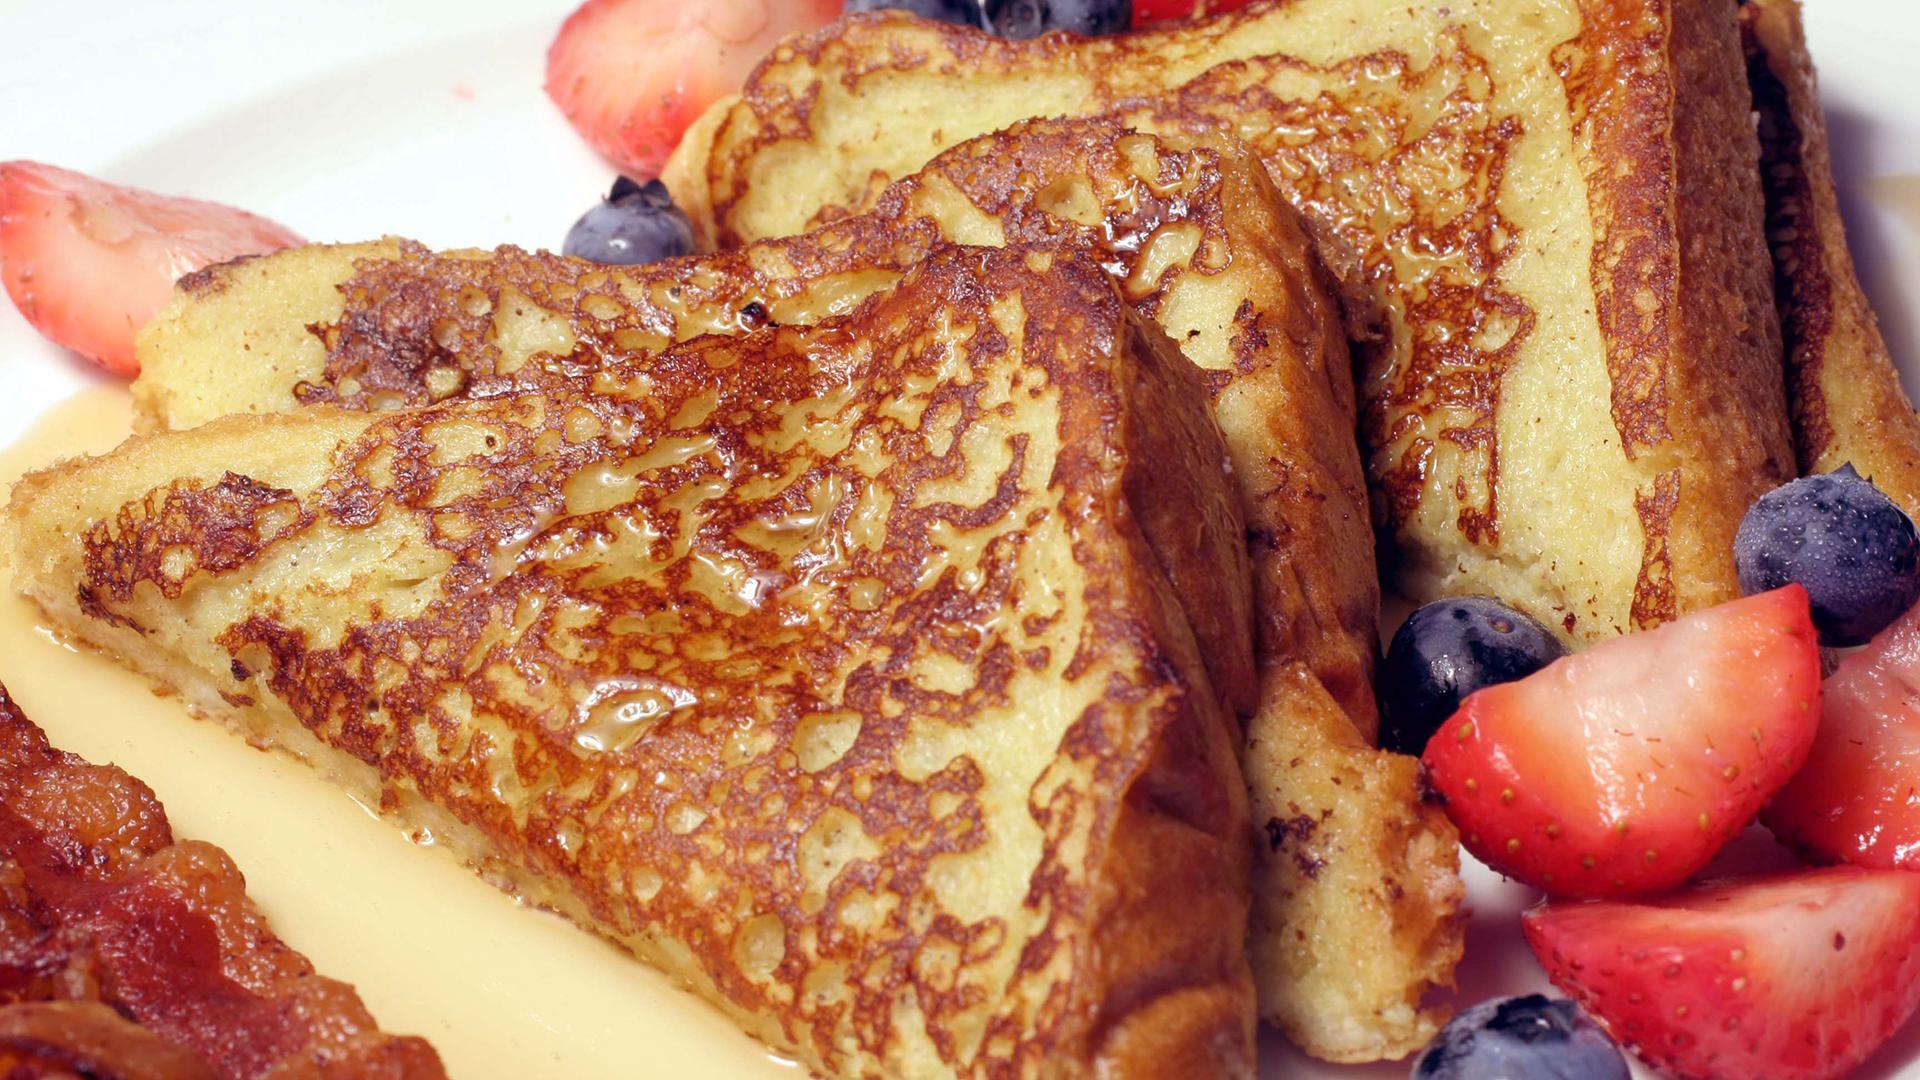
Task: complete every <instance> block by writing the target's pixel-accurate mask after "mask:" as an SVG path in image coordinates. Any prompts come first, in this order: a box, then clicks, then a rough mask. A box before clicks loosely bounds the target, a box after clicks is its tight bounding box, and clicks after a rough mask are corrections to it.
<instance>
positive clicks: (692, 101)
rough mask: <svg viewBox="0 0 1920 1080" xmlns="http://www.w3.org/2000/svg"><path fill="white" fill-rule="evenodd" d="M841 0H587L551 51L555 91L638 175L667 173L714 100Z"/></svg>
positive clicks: (550, 83) (596, 144)
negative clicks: (673, 156) (669, 158)
mask: <svg viewBox="0 0 1920 1080" xmlns="http://www.w3.org/2000/svg"><path fill="white" fill-rule="evenodd" d="M840 3H841V0H587V2H586V3H585V4H582V5H580V7H579V9H578V10H576V11H575V12H574V13H573V14H572V15H569V16H568V17H567V21H566V23H565V24H563V25H562V26H561V27H560V33H559V35H558V36H557V37H555V38H554V39H553V45H552V46H551V47H549V48H548V49H547V96H548V97H550V98H552V99H553V103H554V104H555V105H558V106H560V111H561V112H563V113H565V114H566V116H567V119H568V120H569V121H571V122H572V123H573V126H574V129H575V130H577V131H579V132H580V134H581V135H582V136H584V137H585V138H586V140H587V141H588V142H589V143H592V144H593V148H594V149H595V150H598V151H600V152H601V153H602V154H605V155H606V156H607V157H608V158H610V159H612V161H613V163H614V164H615V165H618V166H619V167H620V170H621V171H622V172H624V173H627V174H628V175H630V176H636V177H639V178H641V179H647V178H650V177H653V176H655V175H658V173H659V172H660V166H661V165H662V164H663V163H665V161H666V160H667V155H668V154H670V153H672V152H673V148H674V147H675V146H676V145H678V144H679V142H680V136H681V134H682V133H684V132H685V131H686V130H687V126H688V125H689V124H692V123H693V121H694V120H695V119H696V118H698V117H699V115H700V114H701V113H702V112H703V111H705V110H706V107H707V106H709V105H711V104H713V103H714V102H715V101H718V100H719V99H720V98H722V97H725V96H726V95H728V94H731V93H733V92H734V91H736V90H738V89H740V85H741V83H743V82H745V81H746V78H747V73H748V72H750V71H752V70H753V66H754V65H755V64H757V63H759V62H760V58H761V57H763V56H765V55H766V54H767V52H768V51H769V50H771V49H772V48H773V47H774V45H776V44H778V43H779V41H780V39H781V38H783V37H786V36H787V35H788V34H794V33H799V32H802V31H806V30H812V29H815V28H816V27H821V26H825V25H826V24H827V23H830V22H832V21H833V20H834V18H835V17H836V16H838V15H839V14H840Z"/></svg>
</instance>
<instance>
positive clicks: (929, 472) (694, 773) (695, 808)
mask: <svg viewBox="0 0 1920 1080" xmlns="http://www.w3.org/2000/svg"><path fill="white" fill-rule="evenodd" d="M1198 379H1199V377H1198V375H1197V373H1196V372H1194V370H1193V369H1192V367H1191V366H1190V365H1188V364H1186V363H1185V362H1184V361H1182V360H1180V359H1179V355H1178V353H1177V352H1176V351H1175V350H1174V349H1173V348H1172V346H1171V344H1170V343H1168V342H1167V341H1166V339H1165V338H1164V336H1163V335H1161V334H1160V333H1159V332H1158V331H1157V330H1155V329H1153V328H1152V327H1151V326H1149V325H1147V324H1144V323H1142V322H1140V321H1139V320H1138V319H1137V318H1135V317H1134V316H1133V315H1132V314H1131V313H1130V312H1129V311H1128V310H1127V308H1126V307H1125V305H1124V304H1123V302H1122V301H1121V299H1120V298H1119V296H1118V295H1117V294H1116V293H1115V291H1114V289H1113V286H1112V285H1111V283H1110V282H1109V281H1108V279H1107V277H1106V275H1105V273H1104V272H1103V271H1102V270H1101V269H1100V268H1099V267H1098V266H1097V264H1094V263H1092V262H1089V261H1087V260H1085V259H1084V258H1080V257H1074V256H1071V255H1069V254H1067V253H1063V252H1059V251H1053V250H1040V249H1025V248H1009V249H1002V250H995V251H979V250H975V249H959V248H946V249H936V250H934V251H932V252H930V253H929V255H928V257H927V258H926V259H925V260H923V261H922V262H921V263H920V264H919V265H918V266H917V267H916V268H915V269H913V270H912V271H910V272H909V273H908V274H907V275H906V276H905V277H904V278H903V279H902V281H901V283H900V284H899V285H898V286H897V287H895V288H893V289H890V290H886V291H884V292H881V293H877V294H875V295H874V296H873V297H871V298H869V300H868V301H867V302H865V303H864V304H862V305H861V306H859V307H858V308H856V309H855V311H854V312H852V313H851V314H849V315H847V316H844V317H837V318H829V319H825V320H822V321H821V322H819V323H818V324H816V325H815V326H812V327H806V328H768V329H764V330H761V331H757V332H754V333H751V334H743V335H736V336H731V337H704V338H700V339H697V340H695V341H691V342H688V343H685V344H683V345H681V346H677V347H675V348H672V349H668V350H667V351H665V352H662V353H659V354H657V355H654V356H652V357H650V358H648V359H647V360H646V361H645V362H643V363H639V364H633V365H624V366H616V367H609V368H606V369H603V370H602V371H601V372H600V373H599V375H598V377H597V378H596V379H595V380H594V385H593V386H591V387H586V388H580V387H573V388H559V389H550V390H520V391H516V392H512V393H508V394H505V395H502V396H499V397H494V398H489V399H469V400H458V401H451V402H447V403H443V404H440V405H436V406H431V407H426V408H419V409H412V410H401V411H395V412H391V413H385V414H374V413H369V412H349V411H343V410H338V409H324V408H315V409H307V410H303V411H301V412H298V413H293V414H281V415H274V416H235V417H229V418H226V419H223V420H219V421H215V422H213V423H211V424H208V425H205V426H203V427H201V428H198V429H195V430H192V431H187V432H171V433H163V434H158V435H154V436H150V437H147V438H144V439H139V440H136V441H134V442H132V443H130V444H128V445H127V446H125V447H123V448H122V449H121V450H119V451H116V452H115V453H113V454H110V455H108V456H106V457H103V458H98V459H92V460H89V461H84V462H76V463H68V464H66V465H65V466H63V467H61V468H59V469H57V470H53V471H49V472H46V473H41V474H37V475H35V476H32V477H29V478H28V479H26V480H25V481H23V482H22V483H21V484H20V485H19V486H18V487H17V488H16V490H15V493H14V497H13V500H12V503H11V504H10V506H9V508H8V510H7V512H6V521H7V524H6V533H7V535H6V538H5V539H6V548H7V549H8V550H9V551H10V552H11V554H12V556H13V558H14V560H15V574H16V582H17V583H18V585H19V587H21V588H22V589H23V590H24V591H26V592H27V593H28V595H30V596H31V597H33V598H34V599H35V600H36V601H37V602H39V603H40V604H41V605H42V607H43V608H44V609H45V610H46V611H47V613H48V615H49V616H50V617H51V618H53V619H54V620H56V621H57V622H58V623H59V624H60V625H61V626H63V627H64V628H66V629H67V630H69V631H70V632H72V633H74V634H75V635H76V636H78V637H81V638H83V639H85V640H87V641H90V642H92V643H94V644H96V645H98V646H100V647H102V648H104V649H106V650H108V651H110V652H112V653H115V654H117V655H119V656H120V657H121V658H122V659H124V660H125V661H127V662H128V663H130V664H131V665H133V666H135V667H136V668H138V669H140V670H143V671H145V672H147V673H148V674H149V675H151V676H153V677H155V678H156V679H157V680H158V681H161V682H163V683H166V684H169V685H172V686H174V687H176V688H178V689H179V690H180V691H181V692H182V693H183V694H184V695H185V696H186V697H187V698H188V700H189V701H190V702H192V703H193V704H194V705H195V707H197V708H198V709H199V710H200V711H202V712H204V713H206V714H208V715H210V716H214V717H217V718H219V719H221V720H223V721H224V722H226V723H228V724H229V725H231V726H233V727H234V728H236V729H237V730H239V731H240V732H241V733H242V734H244V735H245V736H247V737H248V738H250V739H252V740H254V741H256V742H258V743H261V744H263V745H269V746H276V747H280V748H283V749H286V750H289V751H291V752H293V753H296V754H299V755H301V756H304V757H307V758H308V759H309V760H311V761H313V762H315V763H316V764H317V765H319V766H320V767H321V768H323V769H325V770H327V771H329V772H331V773H333V774H334V775H336V776H337V777H339V779H340V780H341V781H342V782H344V783H346V784H347V785H348V786H349V787H352V788H355V789H357V790H359V791H360V792H361V794H362V795H363V796H364V797H371V798H375V799H378V800H379V802H380V805H382V806H384V807H386V808H387V809H389V810H390V811H392V812H393V813H395V814H396V815H398V816H399V817H400V818H401V819H403V821H404V822H406V823H407V824H409V825H411V826H415V827H426V828H430V829H432V830H433V832H434V835H435V836H436V837H439V838H441V840H442V842H443V843H444V844H445V845H446V846H448V847H449V848H450V849H451V850H453V851H454V852H456V853H457V854H459V855H461V856H463V857H465V858H467V859H469V860H471V861H473V862H475V863H476V864H478V865H479V866H480V867H481V868H482V870H483V872H484V873H487V874H489V875H490V876H492V877H494V878H495V879H497V880H500V881H502V882H503V883H504V884H507V885H508V886H509V887H511V888H514V889H516V890H517V891H519V892H521V893H522V894H523V895H525V896H527V897H528V898H529V899H531V900H533V901H535V902H537V903H540V904H543V905H547V906H550V907H553V908H555V909H557V910H560V911H562V912H564V913H566V914H568V915H569V916H571V917H573V918H575V919H577V920H579V921H580V922H582V923H583V924H585V925H587V926H590V927H592V928H594V929H597V930H599V931H600V932H602V933H604V934H606V935H608V936H609V937H612V938H614V939H616V940H618V941H620V942H621V943H623V944H625V945H626V946H627V947H629V948H630V949H632V950H633V951H634V952H635V953H636V954H638V955H640V956H641V957H643V958H644V959H646V960H648V961H649V962H651V963H654V964H656V965H658V966H660V967H661V968H663V969H665V970H667V971H668V972H670V973H672V974H674V975H675V976H676V977H678V978H679V979H681V980H682V981H684V982H685V983H686V984H687V985H688V986H689V987H690V988H692V989H693V990H695V991H696V992H698V993H700V994H702V995H703V996H705V997H707V998H708V999H709V1000H712V1001H713V1002H715V1003H716V1004H717V1005H719V1006H720V1007H721V1008H723V1009H725V1010H726V1011H727V1012H728V1013H729V1015H731V1016H732V1017H733V1018H734V1019H735V1020H736V1021H737V1022H738V1023H740V1024H741V1025H742V1026H743V1027H744V1028H746V1029H747V1030H748V1031H750V1032H752V1033H754V1034H755V1035H757V1036H759V1037H760V1038H762V1039H764V1040H766V1041H767V1042H768V1043H769V1044H771V1045H773V1046H775V1047H777V1048H779V1049H781V1050H783V1051H785V1052H788V1053H792V1054H794V1055H796V1056H798V1057H799V1058H800V1059H801V1060H803V1061H804V1062H806V1063H807V1064H808V1065H809V1066H810V1067H811V1068H814V1069H815V1070H817V1071H819V1072H821V1073H823V1074H826V1075H832V1076H864V1075H886V1076H901V1077H920V1076H955V1075H965V1076H985V1075H995V1074H998V1073H1000V1072H1002V1071H1010V1072H1015V1073H1021V1072H1034V1071H1043V1072H1045V1073H1047V1074H1049V1075H1062V1076H1094V1075H1102V1076H1105V1075H1124V1076H1142V1077H1147V1076H1170V1075H1215V1074H1220V1075H1247V1074H1250V1072H1251V1069H1252V1020H1253V1007H1254V999H1253V988H1252V983H1251V979H1250V977H1249V974H1248V969H1247V961H1246V954H1245V945H1244V943H1245V934H1246V905H1247V889H1248V885H1247V860H1248V857H1249V851H1248V845H1247V836H1248V828H1249V826H1248V822H1247V817H1246V804H1245V798H1244V789H1243V787H1242V786H1241V782H1240V779H1239V772H1238V767H1237V762H1236V759H1235V745H1234V743H1235V739H1236V733H1235V723H1234V721H1233V718H1232V715H1231V713H1230V712H1229V711H1228V709H1227V708H1226V705H1225V703H1224V701H1223V698H1222V696H1221V695H1220V694H1219V693H1218V692H1217V691H1216V690H1215V688H1214V685H1213V681H1212V679H1211V677H1210V675H1209V673H1208V669H1207V666H1206V665H1205V663H1203V661H1202V657H1203V655H1206V654H1212V653H1232V652H1235V651H1238V652H1241V653H1245V652H1246V651H1247V650H1248V649H1249V648H1250V637H1251V628H1250V627H1249V626H1248V625H1246V624H1245V623H1240V624H1238V625H1235V624H1233V623H1231V622H1230V621H1228V620H1224V619H1221V618H1220V617H1219V616H1218V614H1217V613H1209V612H1205V611H1202V610H1200V608H1199V606H1198V605H1199V603H1201V602H1202V598H1201V597H1200V596H1198V595H1195V594H1189V595H1185V596H1183V595H1180V594H1179V593H1177V592H1176V590H1175V588H1174V586H1173V585H1172V581H1173V580H1174V578H1175V576H1176V571H1178V570H1179V564H1180V563H1182V562H1183V561H1187V560H1200V561H1201V562H1202V563H1203V564H1204V565H1206V566H1207V567H1209V568H1214V569H1216V570H1221V572H1222V574H1223V576H1224V577H1225V579H1226V580H1228V581H1238V582H1239V583H1240V585H1239V587H1240V588H1241V589H1242V590H1244V589H1245V588H1246V584H1245V583H1246V582H1247V580H1248V572H1247V569H1246V564H1245V556H1244V550H1243V548H1242V547H1241V545H1240V543H1239V542H1238V541H1239V537H1240V536H1241V535H1242V534H1243V530H1244V525H1243V524H1242V521H1241V519H1240V517H1239V513H1240V512H1239V500H1238V496H1237V493H1236V492H1234V491H1233V490H1232V489H1231V488H1229V487H1228V486H1227V481H1226V475H1227V473H1226V469H1225V461H1226V450H1225V447H1224V445H1223V444H1222V442H1221V441H1220V437H1219V435H1218V433H1217V430H1216V429H1215V428H1214V426H1213V424H1212V422H1211V420H1210V418H1209V416H1208V414H1207V411H1206V408H1205V404H1204V403H1205V393H1204V390H1203V389H1202V388H1201V387H1200V386H1199V383H1198ZM1170 510H1177V511H1178V513H1177V515H1174V514H1172V513H1170V512H1169V511H1170ZM1196 521H1201V522H1214V523H1217V524H1218V526H1219V527H1218V528H1215V527H1211V526H1210V527H1207V528H1202V529H1199V530H1197V531H1195V530H1194V529H1193V528H1192V524H1193V523H1194V522H1196ZM1175 525H1178V526H1179V527H1180V528H1179V530H1178V531H1176V530H1175V529H1174V526H1175ZM1222 568H1224V569H1222ZM1245 609H1246V601H1245V598H1244V596H1243V597H1242V599H1241V601H1240V610H1242V611H1244V610H1245ZM1197 631H1198V632H1197Z"/></svg>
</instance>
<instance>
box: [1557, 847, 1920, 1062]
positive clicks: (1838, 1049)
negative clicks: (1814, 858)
mask: <svg viewBox="0 0 1920 1080" xmlns="http://www.w3.org/2000/svg"><path fill="white" fill-rule="evenodd" d="M1521 927H1522V929H1523V930H1524V931H1525V932H1526V937H1527V943H1528V944H1529V945H1532V946H1533V952H1534V955H1535V956H1537V957H1539V958H1540V963H1541V964H1543V965H1544V966H1545V967H1546V969H1547V975H1548V977H1549V978H1551V979H1552V980H1553V984H1554V985H1555V986H1558V987H1559V988H1560V989H1562V990H1564V991H1566V992H1567V993H1568V994H1570V995H1572V997H1573V998H1574V999H1575V1000H1576V1001H1578V1002H1579V1003H1580V1004H1581V1006H1582V1007H1584V1008H1585V1009H1586V1010H1587V1012H1588V1013H1590V1014H1591V1015H1592V1016H1593V1017H1594V1018H1595V1019H1597V1020H1599V1021H1600V1025H1601V1026H1602V1027H1604V1028H1606V1029H1607V1031H1608V1032H1609V1033H1610V1034H1612V1035H1613V1037H1614V1038H1616V1039H1618V1040H1620V1041H1621V1042H1622V1043H1624V1044H1625V1045H1627V1046H1628V1047H1629V1048H1631V1049H1632V1050H1633V1051H1634V1052H1635V1053H1637V1054H1639V1055H1640V1056H1641V1057H1642V1058H1644V1059H1645V1060H1646V1061H1647V1062H1648V1063H1649V1064H1651V1065H1653V1066H1654V1067H1656V1068H1658V1069H1660V1070H1661V1071H1662V1072H1663V1073H1665V1074H1668V1075H1672V1076H1676V1077H1680V1078H1682V1080H1749V1078H1758V1077H1766V1078H1768V1080H1823V1078H1827V1077H1838V1076H1842V1075H1844V1074H1845V1073H1846V1072H1847V1071H1848V1070H1850V1069H1852V1068H1853V1067H1854V1066H1855V1065H1858V1064H1859V1063H1860V1062H1861V1061H1864V1060H1865V1059H1866V1058H1867V1057H1868V1056H1869V1055H1871V1054H1872V1053H1873V1052H1874V1050H1875V1049H1876V1048H1878V1047H1879V1046H1880V1044H1881V1043H1883V1042H1885V1041H1886V1040H1887V1038H1888V1036H1890V1035H1892V1034H1893V1033H1894V1032H1895V1031H1896V1030H1898V1029H1899V1027H1900V1026H1901V1025H1902V1024H1904V1023H1906V1021H1907V1019H1908V1018H1909V1017H1911V1016H1912V1015H1913V1012H1914V1009H1915V1007H1916V1006H1920V874H1910V873H1906V872H1904V871H1897V870H1864V869H1860V868H1858V867H1850V866H1847V867H1833V868H1829V869H1825V870H1803V871H1799V872H1796V873H1791V874H1781V875H1776V876H1772V877H1761V878H1749V879H1747V880H1744V881H1737V882H1732V883H1723V884H1717V885H1711V886H1700V887H1697V888H1693V889H1689V890H1687V891H1685V892H1682V893H1678V894H1675V895H1673V896H1670V897H1667V898H1665V899H1661V900H1654V901H1644V902H1633V901H1619V900H1606V901H1598V902H1594V903H1560V902H1550V903H1548V904H1545V905H1543V906H1541V907H1538V908H1535V909H1533V910H1532V911H1529V912H1527V913H1526V915H1525V916H1524V917H1523V918H1522V919H1521Z"/></svg>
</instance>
